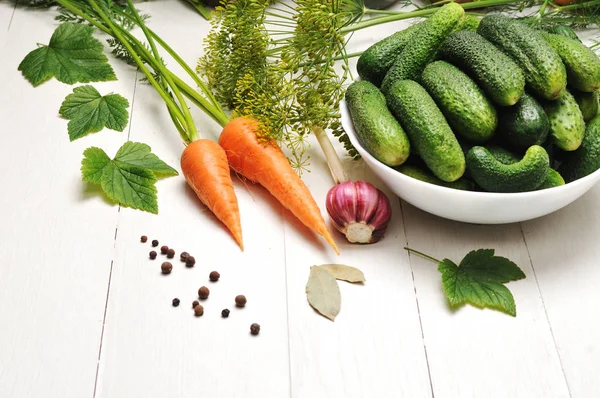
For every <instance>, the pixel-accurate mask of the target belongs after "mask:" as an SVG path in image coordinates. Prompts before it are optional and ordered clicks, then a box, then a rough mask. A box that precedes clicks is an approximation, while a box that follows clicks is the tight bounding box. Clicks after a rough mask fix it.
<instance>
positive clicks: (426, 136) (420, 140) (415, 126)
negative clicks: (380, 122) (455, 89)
mask: <svg viewBox="0 0 600 398" xmlns="http://www.w3.org/2000/svg"><path fill="white" fill-rule="evenodd" d="M386 100H387V104H388V107H389V109H390V110H391V111H392V113H393V114H394V116H395V117H396V118H397V119H398V120H399V121H400V123H401V124H402V126H404V129H405V130H406V134H407V135H408V138H409V139H410V142H411V145H412V146H413V147H415V148H416V149H417V151H418V152H419V155H420V156H421V158H422V159H423V161H424V162H425V164H426V165H427V167H428V168H429V170H431V171H432V172H433V174H434V175H435V176H436V177H437V178H439V179H441V180H443V181H446V182H452V181H456V180H458V179H459V178H460V177H461V176H462V175H463V174H464V172H465V156H464V154H463V152H462V149H461V147H460V144H459V143H458V140H457V139H456V136H455V135H454V133H453V132H452V129H451V128H450V126H449V125H448V122H447V121H446V119H445V118H444V115H443V114H442V111H440V109H439V108H438V107H437V105H436V104H435V101H434V100H433V98H431V96H430V95H429V94H428V93H427V91H426V90H425V89H424V88H423V87H422V86H421V85H420V84H418V83H416V82H414V81H412V80H400V81H396V82H395V83H394V84H393V85H392V87H391V88H390V91H389V93H388V95H386Z"/></svg>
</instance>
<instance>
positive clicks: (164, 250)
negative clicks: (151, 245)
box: [160, 246, 169, 254]
mask: <svg viewBox="0 0 600 398" xmlns="http://www.w3.org/2000/svg"><path fill="white" fill-rule="evenodd" d="M167 250H169V246H161V247H160V253H161V254H167Z"/></svg>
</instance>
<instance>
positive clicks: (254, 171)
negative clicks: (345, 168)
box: [219, 117, 339, 254]
mask: <svg viewBox="0 0 600 398" xmlns="http://www.w3.org/2000/svg"><path fill="white" fill-rule="evenodd" d="M258 129H259V125H258V122H257V121H255V120H253V119H250V118H247V117H238V118H235V119H232V120H231V121H230V122H229V123H227V125H225V128H224V129H223V131H222V132H221V135H220V137H219V145H221V147H223V149H224V150H225V153H226V154H227V159H228V160H229V167H231V169H232V170H234V171H235V172H237V173H239V174H241V175H243V176H244V177H246V178H248V179H249V180H251V181H252V182H258V183H259V184H260V185H262V186H263V187H265V188H266V189H267V190H268V191H269V192H270V193H271V194H272V195H273V196H275V198H276V199H277V200H279V202H280V203H281V204H282V205H283V206H284V207H285V208H287V209H288V210H290V211H291V212H292V213H293V214H294V215H295V216H296V217H297V218H298V219H299V220H300V221H302V223H303V224H304V225H306V226H307V227H308V228H310V229H312V230H313V231H314V232H316V233H317V234H319V235H322V236H323V237H324V238H325V240H327V242H328V243H329V244H330V245H331V246H332V247H333V248H334V249H335V251H336V253H338V254H339V251H338V248H337V246H336V244H335V242H334V240H333V238H332V237H331V234H330V233H329V230H328V228H327V225H326V224H325V220H323V216H322V215H321V211H320V209H319V206H317V203H316V202H315V200H314V198H313V197H312V195H311V193H310V191H309V190H308V187H307V186H306V185H305V184H304V182H303V181H302V180H301V179H300V177H298V175H297V174H296V172H295V171H294V169H292V166H290V163H289V162H288V160H287V158H286V157H285V155H284V153H283V151H282V150H281V148H279V146H278V145H277V143H276V142H275V141H270V142H259V141H258V138H257V136H256V132H257V131H258Z"/></svg>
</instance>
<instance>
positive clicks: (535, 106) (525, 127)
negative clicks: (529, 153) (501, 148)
mask: <svg viewBox="0 0 600 398" xmlns="http://www.w3.org/2000/svg"><path fill="white" fill-rule="evenodd" d="M498 125H499V126H501V127H500V129H499V131H500V132H499V134H501V135H503V136H504V137H505V138H506V140H507V141H508V142H509V143H510V144H511V145H513V146H514V147H516V148H522V149H526V148H529V147H530V146H532V145H540V144H542V143H543V142H544V141H546V138H547V137H548V132H549V131H550V121H549V120H548V115H546V112H544V108H542V106H541V105H540V104H539V102H537V101H536V100H535V98H533V97H532V96H531V95H529V94H527V93H524V94H523V96H522V97H521V99H520V100H519V102H517V104H516V105H514V106H511V107H508V108H504V109H501V110H500V116H499V122H498Z"/></svg>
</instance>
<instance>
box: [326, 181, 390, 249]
mask: <svg viewBox="0 0 600 398" xmlns="http://www.w3.org/2000/svg"><path fill="white" fill-rule="evenodd" d="M326 208H327V212H328V213H329V216H330V217H331V220H332V222H333V224H334V226H335V228H336V229H337V230H338V231H340V232H342V233H343V234H344V235H345V236H346V239H348V241H349V242H351V243H374V242H377V241H378V240H380V239H381V238H382V237H383V236H384V234H385V230H386V228H387V225H388V223H389V221H390V219H391V216H392V211H391V205H390V201H389V199H388V198H387V196H386V195H385V194H384V193H383V192H382V191H380V190H379V189H377V188H376V187H375V186H373V185H372V184H370V183H368V182H365V181H356V182H352V181H345V182H343V183H341V184H339V185H336V186H335V187H333V188H331V189H330V190H329V192H328V193H327V199H326Z"/></svg>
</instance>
